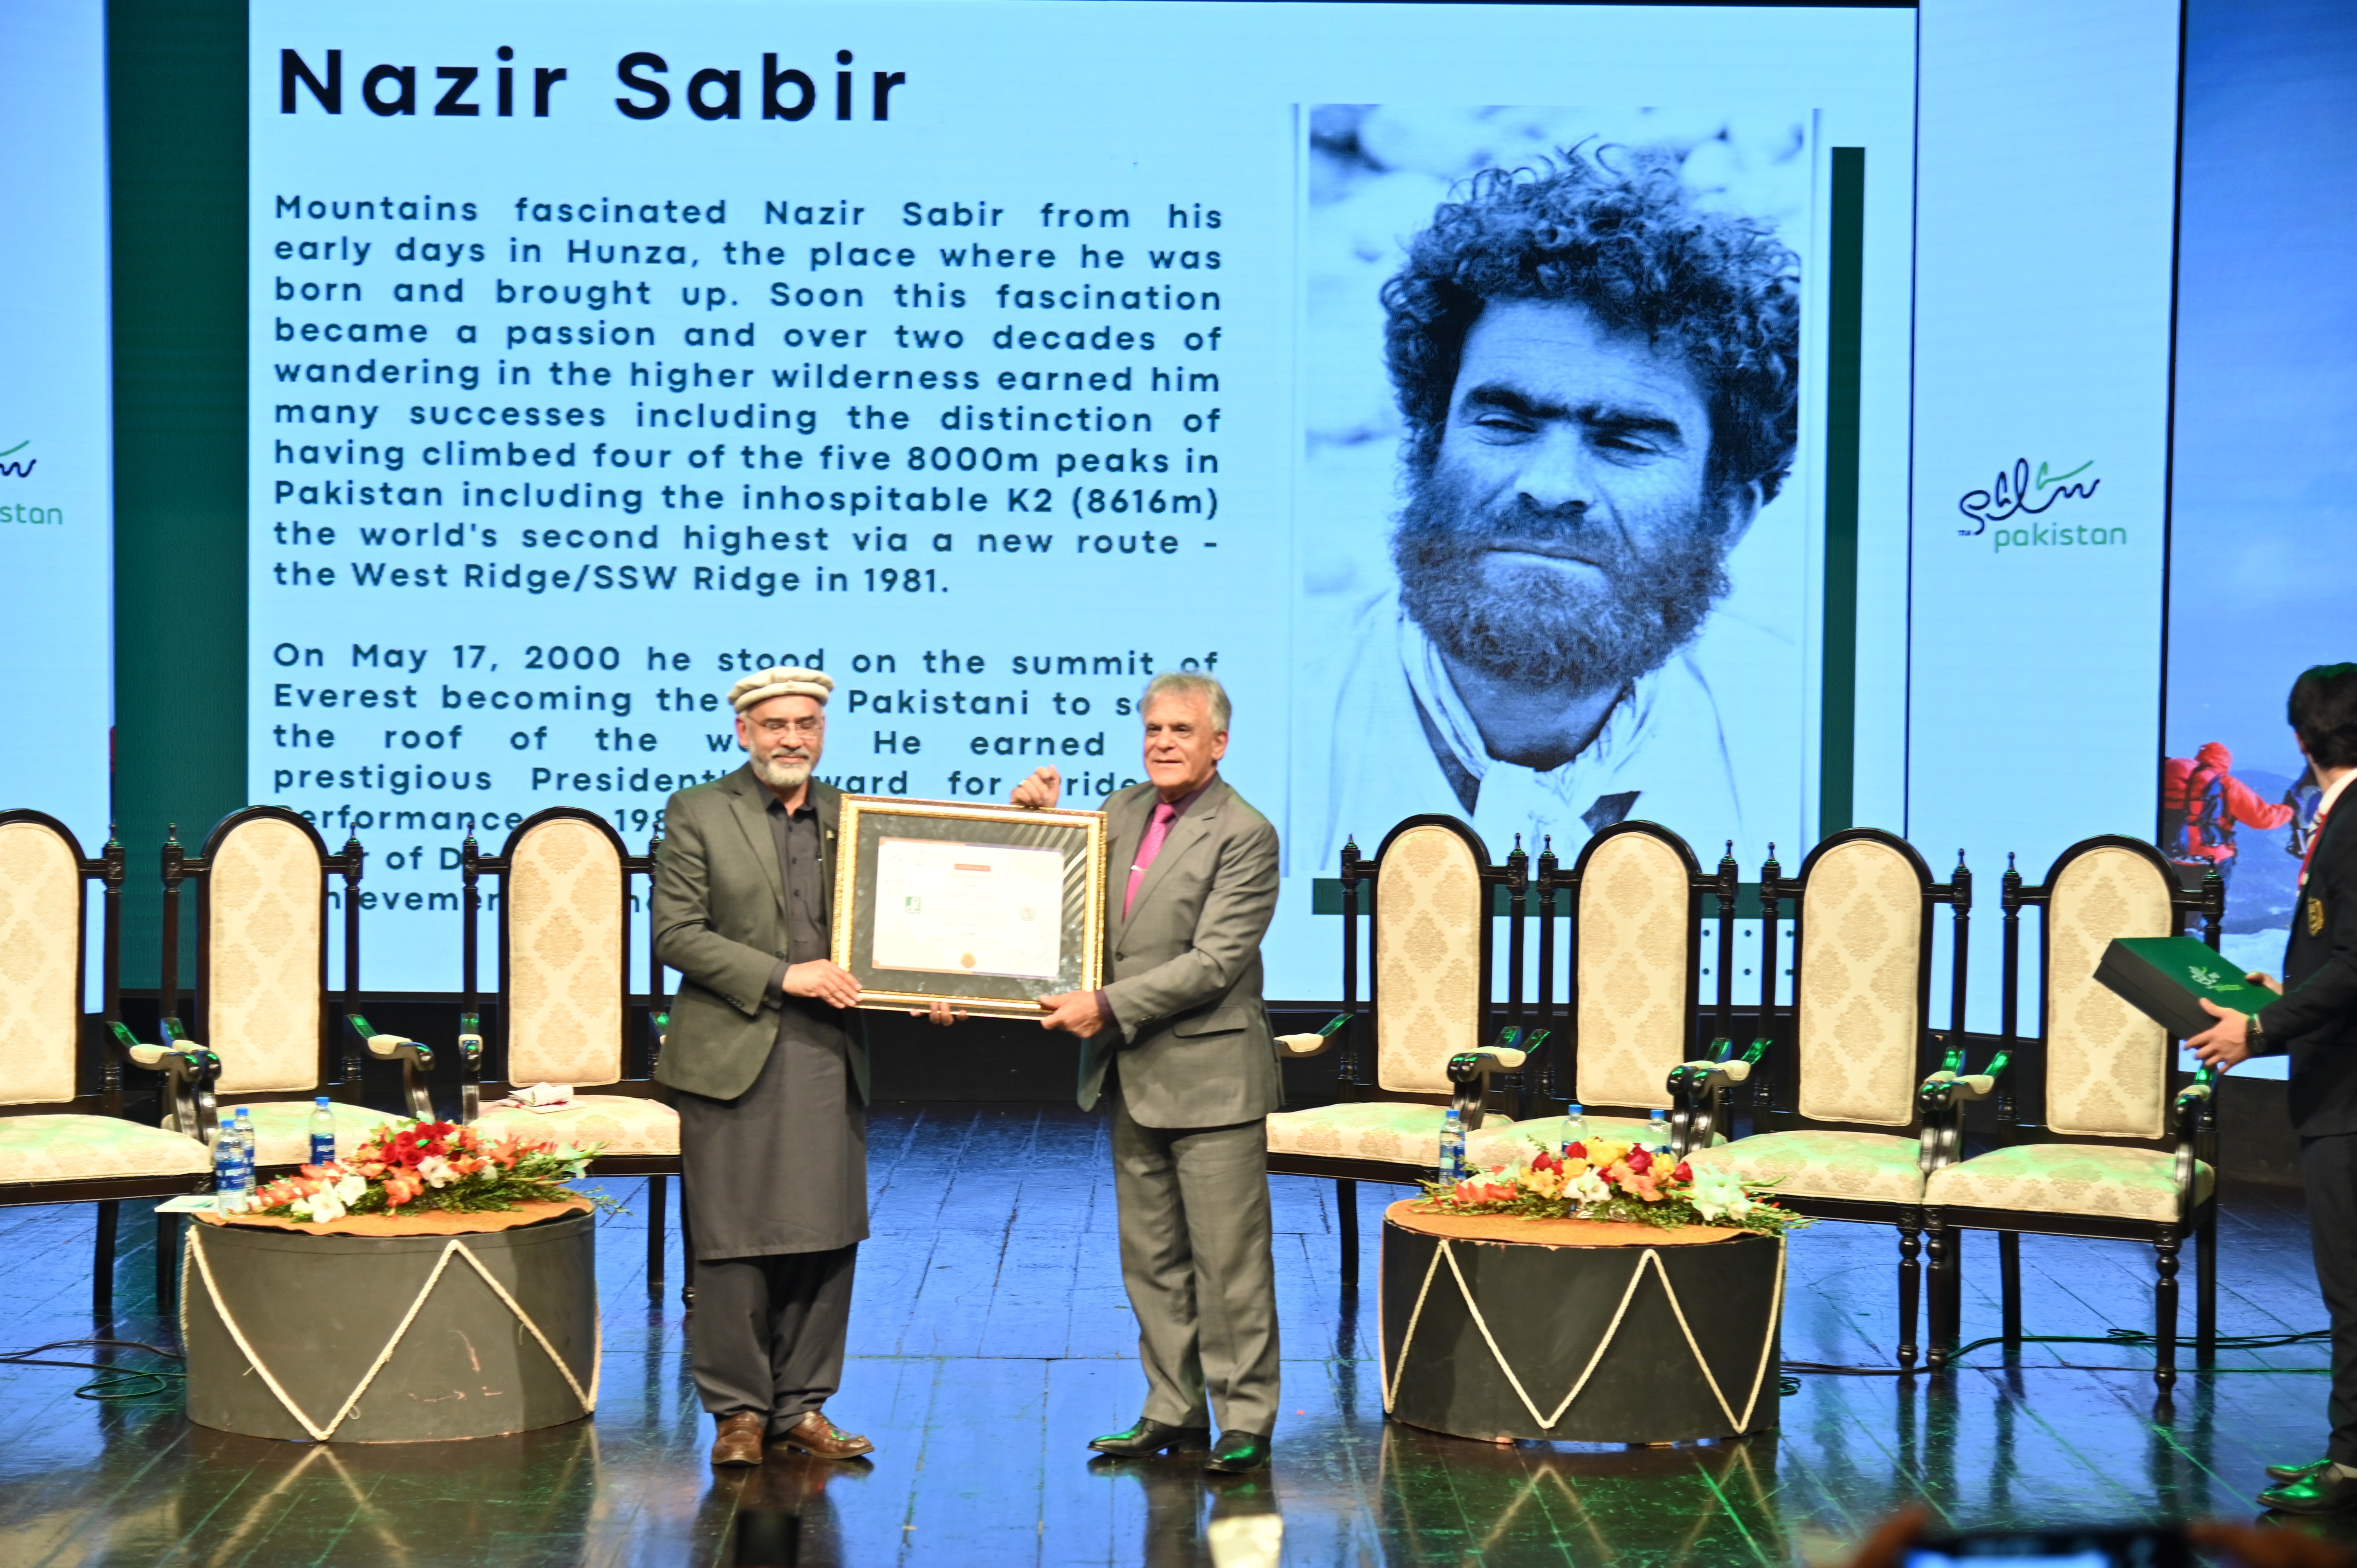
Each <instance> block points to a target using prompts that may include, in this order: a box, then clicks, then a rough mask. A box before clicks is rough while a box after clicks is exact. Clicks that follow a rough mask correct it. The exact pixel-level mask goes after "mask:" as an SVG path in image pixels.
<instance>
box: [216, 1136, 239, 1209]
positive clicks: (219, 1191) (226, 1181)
mask: <svg viewBox="0 0 2357 1568" xmlns="http://www.w3.org/2000/svg"><path fill="white" fill-rule="evenodd" d="M236 1201H237V1121H236V1118H234V1117H232V1118H231V1119H230V1120H229V1121H227V1122H216V1123H214V1126H213V1207H214V1208H216V1209H225V1208H228V1207H229V1206H230V1205H231V1204H233V1203H235V1202H236Z"/></svg>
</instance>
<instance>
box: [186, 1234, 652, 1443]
mask: <svg viewBox="0 0 2357 1568" xmlns="http://www.w3.org/2000/svg"><path fill="white" fill-rule="evenodd" d="M202 1230H203V1227H202V1226H197V1225H191V1226H190V1227H188V1246H187V1251H188V1262H189V1263H192V1264H194V1265H195V1273H196V1274H197V1276H198V1277H199V1278H200V1279H202V1280H203V1281H204V1282H205V1298H206V1299H207V1300H208V1301H210V1302H211V1303H212V1306H213V1313H214V1315H215V1316H218V1317H219V1318H220V1319H221V1326H222V1327H224V1328H226V1329H228V1330H229V1337H230V1338H231V1341H232V1342H233V1343H234V1344H235V1345H236V1346H237V1348H238V1352H239V1353H240V1354H241V1355H242V1356H243V1357H244V1358H245V1360H246V1365H248V1366H250V1367H252V1368H253V1370H254V1375H255V1376H257V1377H259V1378H260V1379H261V1380H262V1384H263V1387H264V1388H266V1389H268V1390H269V1391H271V1393H272V1395H273V1396H274V1397H275V1398H276V1399H277V1401H278V1402H279V1404H280V1405H282V1406H283V1407H285V1411H286V1413H287V1414H289V1415H291V1416H293V1417H294V1418H295V1420H296V1423H297V1424H299V1425H300V1426H301V1427H302V1428H303V1430H304V1431H305V1432H307V1433H309V1434H311V1439H312V1441H313V1442H315V1443H325V1442H327V1441H328V1439H329V1438H330V1437H332V1436H333V1435H334V1434H335V1432H336V1429H337V1428H338V1427H339V1426H341V1425H343V1423H344V1422H345V1419H346V1418H347V1417H349V1416H350V1414H351V1413H352V1411H353V1409H354V1408H355V1407H357V1406H358V1405H359V1403H360V1402H361V1396H363V1395H365V1394H366V1393H367V1392H368V1391H369V1386H370V1385H371V1384H372V1383H374V1382H375V1381H376V1378H377V1374H378V1373H379V1372H382V1371H383V1370H384V1369H385V1366H386V1364H387V1363H389V1362H390V1361H391V1360H392V1359H393V1352H394V1351H395V1350H398V1349H399V1348H401V1341H402V1338H403V1337H404V1336H405V1335H407V1334H408V1332H409V1326H410V1325H411V1324H412V1323H414V1322H415V1321H416V1320H417V1315H418V1314H419V1313H420V1312H422V1311H424V1310H425V1303H426V1299H427V1298H428V1297H430V1296H431V1295H433V1294H434V1287H435V1286H436V1285H437V1284H439V1283H442V1272H443V1271H444V1270H445V1269H447V1268H448V1267H449V1266H450V1260H451V1258H452V1257H453V1256H454V1255H455V1256H457V1257H461V1258H464V1259H465V1260H466V1261H467V1262H469V1263H471V1264H473V1265H474V1269H475V1273H478V1274H479V1275H480V1276H481V1277H482V1281H483V1283H485V1284H487V1285H489V1286H490V1287H491V1293H492V1294H494V1295H496V1296H498V1297H499V1298H500V1301H501V1302H502V1303H503V1304H504V1305H506V1307H507V1309H508V1310H509V1311H510V1312H512V1313H514V1314H515V1316H516V1321H517V1322H519V1323H521V1324H522V1325H523V1326H524V1327H525V1328H526V1329H528V1330H529V1331H530V1332H531V1334H532V1337H533V1340H534V1341H535V1342H536V1343H537V1344H538V1345H539V1346H540V1348H541V1349H542V1350H543V1351H544V1352H546V1353H547V1356H548V1359H550V1360H551V1361H553V1362H554V1363H555V1364H556V1369H557V1371H558V1372H560V1373H562V1374H563V1375H564V1378H565V1386H566V1387H567V1388H570V1389H571V1390H572V1391H573V1397H574V1398H576V1399H577V1400H579V1401H580V1402H581V1413H582V1414H584V1415H587V1414H589V1413H590V1412H593V1411H595V1410H596V1409H597V1381H598V1379H599V1377H600V1376H601V1375H602V1374H603V1372H604V1370H605V1359H606V1358H605V1348H606V1347H605V1335H604V1333H603V1330H602V1327H601V1329H600V1332H599V1334H598V1336H597V1340H598V1343H597V1354H596V1358H595V1359H594V1360H593V1361H592V1363H591V1366H590V1372H589V1387H588V1388H587V1389H586V1390H585V1389H583V1388H582V1386H581V1380H580V1379H578V1378H576V1377H575V1376H574V1375H573V1369H572V1368H570V1367H568V1366H566V1365H565V1358H564V1357H562V1356H560V1355H558V1354H557V1353H556V1347H555V1346H554V1345H552V1344H550V1343H549V1342H548V1336H547V1335H546V1334H544V1333H543V1332H541V1327H540V1325H539V1324H537V1323H534V1322H533V1320H532V1316H531V1315H530V1314H529V1313H527V1312H525V1311H524V1309H523V1308H522V1306H520V1305H517V1303H516V1299H515V1297H513V1296H511V1295H510V1294H508V1292H507V1288H506V1287H505V1286H503V1285H501V1284H500V1282H499V1281H497V1280H495V1279H493V1278H492V1277H491V1272H490V1270H489V1269H487V1268H485V1267H484V1266H483V1261H482V1260H481V1259H480V1258H478V1257H477V1256H475V1254H474V1252H473V1251H471V1250H469V1249H468V1247H467V1245H466V1243H465V1242H464V1241H462V1240H460V1239H459V1238H457V1237H455V1236H454V1237H452V1238H451V1239H450V1240H449V1242H448V1244H447V1245H446V1246H445V1247H444V1248H443V1249H442V1251H441V1253H440V1255H439V1256H437V1257H436V1259H435V1260H434V1269H433V1272H432V1273H428V1274H427V1275H426V1276H425V1284H423V1285H421V1286H420V1287H418V1292H417V1295H416V1297H415V1299H414V1300H413V1301H411V1302H410V1304H409V1310H408V1311H406V1312H404V1313H403V1314H402V1315H401V1322H400V1325H399V1326H396V1327H395V1328H394V1329H393V1337H391V1338H390V1339H387V1340H386V1341H385V1342H384V1348H383V1349H382V1350H380V1351H378V1352H377V1357H376V1359H375V1360H373V1361H371V1362H370V1363H369V1369H368V1371H367V1372H366V1374H364V1375H363V1376H362V1377H361V1380H360V1385H359V1386H358V1387H357V1388H355V1389H353V1390H352V1391H351V1394H350V1397H349V1398H348V1399H346V1400H345V1401H344V1402H343V1407H342V1408H341V1409H339V1410H338V1411H337V1412H336V1413H335V1415H334V1417H333V1418H332V1419H330V1420H329V1421H328V1424H327V1425H325V1426H321V1425H319V1424H318V1423H317V1422H314V1421H313V1420H312V1419H311V1418H310V1416H309V1415H307V1414H306V1413H305V1412H304V1411H303V1408H302V1407H301V1406H300V1405H298V1404H296V1402H295V1400H294V1396H292V1395H291V1394H289V1393H288V1392H287V1391H286V1389H285V1385H284V1384H282V1383H281V1382H279V1380H278V1379H277V1377H276V1376H275V1375H274V1373H272V1371H271V1370H270V1368H269V1367H268V1365H267V1364H265V1363H264V1361H263V1359H262V1357H261V1356H260V1354H258V1353H257V1352H256V1351H255V1350H254V1348H253V1344H252V1343H251V1342H250V1341H249V1340H248V1339H247V1338H246V1337H245V1330H243V1329H242V1328H240V1327H239V1326H238V1323H237V1319H236V1318H235V1317H233V1316H231V1315H230V1310H229V1304H228V1303H227V1302H224V1301H223V1300H221V1286H220V1285H219V1284H218V1283H216V1282H215V1281H214V1279H213V1270H212V1263H211V1262H210V1260H208V1259H207V1258H206V1256H205V1250H204V1248H203V1247H202V1246H201V1245H199V1234H200V1232H201V1231H202ZM187 1273H188V1271H187V1269H185V1268H184V1269H183V1270H182V1277H183V1278H185V1277H186V1276H187ZM188 1294H189V1293H188V1291H186V1290H183V1291H181V1293H180V1343H181V1344H183V1345H186V1344H187V1343H188Z"/></svg>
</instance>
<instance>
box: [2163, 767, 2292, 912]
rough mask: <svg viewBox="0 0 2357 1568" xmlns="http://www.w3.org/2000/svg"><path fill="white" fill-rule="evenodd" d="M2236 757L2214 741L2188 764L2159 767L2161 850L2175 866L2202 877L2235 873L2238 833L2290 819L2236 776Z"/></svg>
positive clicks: (2284, 807)
mask: <svg viewBox="0 0 2357 1568" xmlns="http://www.w3.org/2000/svg"><path fill="white" fill-rule="evenodd" d="M2233 767H2234V754H2233V752H2231V751H2228V750H2227V749H2226V747H2225V746H2223V745H2222V744H2221V743H2220V742H2218V741H2214V740H2213V741H2211V742H2210V743H2209V744H2207V745H2206V746H2202V748H2201V750H2199V751H2197V752H2195V753H2194V754H2193V756H2192V757H2191V759H2190V760H2188V759H2187V758H2185V757H2169V758H2168V759H2167V760H2166V761H2164V762H2162V764H2161V765H2160V804H2161V811H2162V819H2161V821H2162V826H2161V838H2160V846H2161V848H2162V850H2163V851H2164V852H2166V853H2167V854H2168V855H2169V859H2170V861H2171V862H2173V863H2174V864H2176V865H2180V866H2184V867H2186V868H2188V869H2189V870H2190V871H2193V872H2196V873H2201V872H2206V871H2208V870H2210V869H2211V868H2212V866H2215V867H2216V868H2217V871H2218V875H2220V876H2222V877H2230V878H2231V877H2232V876H2233V872H2234V856H2235V854H2236V853H2237V852H2236V850H2235V847H2234V830H2235V829H2236V828H2237V827H2245V828H2279V827H2282V826H2283V825H2284V824H2285V823H2286V822H2290V821H2291V819H2292V808H2291V807H2290V806H2288V805H2283V804H2277V803H2276V802H2273V801H2268V800H2260V799H2259V797H2258V794H2257V792H2256V791H2255V790H2254V789H2252V788H2251V787H2250V786H2249V785H2247V784H2245V783H2244V782H2243V781H2242V780H2241V779H2237V778H2235V777H2234V775H2233Z"/></svg>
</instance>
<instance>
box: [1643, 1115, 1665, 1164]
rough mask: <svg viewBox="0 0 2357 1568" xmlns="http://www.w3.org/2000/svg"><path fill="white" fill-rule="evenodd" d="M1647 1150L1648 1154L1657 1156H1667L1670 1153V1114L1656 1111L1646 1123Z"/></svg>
mask: <svg viewBox="0 0 2357 1568" xmlns="http://www.w3.org/2000/svg"><path fill="white" fill-rule="evenodd" d="M1645 1148H1646V1150H1647V1152H1649V1153H1651V1154H1656V1155H1666V1154H1668V1153H1669V1152H1670V1113H1669V1112H1666V1111H1656V1112H1653V1113H1652V1116H1651V1117H1650V1118H1649V1119H1648V1120H1647V1121H1646V1122H1645Z"/></svg>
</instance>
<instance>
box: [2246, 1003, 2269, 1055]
mask: <svg viewBox="0 0 2357 1568" xmlns="http://www.w3.org/2000/svg"><path fill="white" fill-rule="evenodd" d="M2243 1044H2244V1047H2245V1048H2246V1049H2247V1050H2249V1051H2250V1053H2251V1054H2252V1055H2253V1056H2256V1055H2258V1054H2259V1053H2260V1052H2261V1051H2262V1050H2265V1049H2266V1028H2265V1026H2262V1025H2261V1024H2260V1023H2259V1015H2257V1014H2256V1013H2254V1014H2252V1015H2251V1021H2250V1024H2249V1026H2247V1027H2245V1028H2244V1031H2243Z"/></svg>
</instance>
